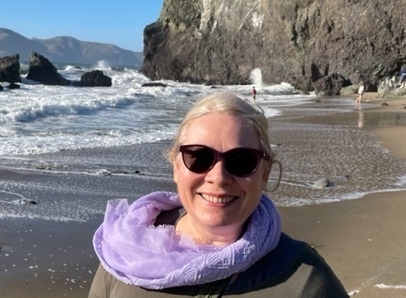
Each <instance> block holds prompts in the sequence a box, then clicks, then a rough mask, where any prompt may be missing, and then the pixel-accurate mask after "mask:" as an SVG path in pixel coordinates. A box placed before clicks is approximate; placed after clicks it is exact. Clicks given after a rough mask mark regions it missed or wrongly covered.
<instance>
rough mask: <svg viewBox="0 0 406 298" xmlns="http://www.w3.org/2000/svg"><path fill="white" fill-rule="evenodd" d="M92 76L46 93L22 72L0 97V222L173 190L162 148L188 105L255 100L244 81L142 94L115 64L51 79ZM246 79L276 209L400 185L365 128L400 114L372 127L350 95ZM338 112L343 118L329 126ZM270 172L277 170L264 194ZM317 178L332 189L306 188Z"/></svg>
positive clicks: (127, 71) (71, 216)
mask: <svg viewBox="0 0 406 298" xmlns="http://www.w3.org/2000/svg"><path fill="white" fill-rule="evenodd" d="M92 69H99V70H102V71H103V72H104V73H105V74H106V75H108V76H110V77H111V78H112V80H113V86H112V87H110V88H103V87H95V88H77V87H66V86H63V87H62V86H44V85H41V84H37V83H35V82H32V81H29V80H26V79H25V78H24V77H23V78H22V84H21V88H20V89H18V90H8V89H4V90H3V91H2V92H0V170H2V173H3V177H2V179H0V218H1V217H15V218H40V219H47V220H63V221H79V222H81V221H86V220H88V219H89V218H91V217H92V216H94V215H100V214H103V212H104V208H105V202H106V200H108V199H112V198H116V197H126V198H129V199H130V200H133V199H135V198H137V197H139V196H140V195H142V194H145V193H147V192H150V191H154V190H157V189H156V187H157V186H161V187H162V188H161V190H173V189H174V185H173V183H172V178H171V167H170V165H169V164H168V162H167V161H166V160H165V159H164V158H163V154H162V148H163V147H165V146H168V144H169V143H170V140H171V139H172V138H173V136H174V134H175V132H176V129H177V127H178V124H179V123H180V121H181V119H182V117H183V116H184V114H185V113H186V111H187V110H188V108H189V107H190V106H191V105H192V104H193V103H194V102H195V101H196V100H197V99H198V98H200V97H202V96H203V95H205V94H209V93H211V92H214V91H226V90H227V91H233V92H236V93H239V94H241V95H242V96H244V97H246V98H247V99H250V98H251V94H250V89H251V85H232V86H206V85H196V84H188V83H179V82H175V81H167V80H162V81H160V83H163V84H166V85H167V86H166V87H142V86H141V85H142V84H143V83H147V82H150V80H149V79H148V78H147V77H145V76H144V75H142V74H141V73H139V72H138V70H137V69H133V68H120V69H115V68H111V67H109V66H108V65H106V64H105V63H103V62H100V63H99V64H98V65H94V66H90V67H89V66H86V67H85V66H82V67H81V68H80V69H78V68H77V67H75V66H72V65H65V66H63V67H61V68H60V69H59V72H60V73H61V74H62V76H64V77H65V78H67V79H72V80H79V79H80V76H81V75H82V74H83V73H84V72H86V71H89V70H92ZM251 80H252V85H255V86H256V88H257V90H258V95H257V104H258V105H259V106H260V108H262V109H263V110H264V113H265V114H266V115H267V117H269V118H270V123H271V145H272V146H273V148H274V149H275V151H276V153H277V156H278V159H279V160H280V161H281V163H282V165H283V175H282V180H281V184H280V187H279V188H278V189H277V190H276V191H275V192H272V193H270V195H271V196H272V198H273V199H274V200H275V202H276V203H277V204H278V205H283V206H299V205H308V204H320V203H328V202H333V201H340V200H346V199H356V198H359V197H361V196H363V195H364V194H366V193H370V192H383V191H387V190H403V189H406V170H405V164H404V163H401V162H399V161H398V160H397V159H396V158H394V157H393V156H391V155H390V153H389V152H388V151H387V150H385V148H383V147H382V146H381V145H380V144H379V143H378V141H377V139H376V138H375V137H374V136H373V135H372V134H370V133H368V131H366V130H364V129H362V128H363V126H364V125H365V126H368V125H370V126H371V125H372V126H375V127H379V126H384V125H388V123H389V124H391V121H394V122H396V123H394V124H397V123H401V124H404V123H405V122H406V120H405V119H398V118H397V119H392V118H385V116H382V117H381V118H379V119H382V120H381V121H382V123H374V119H371V118H369V117H370V116H369V115H368V114H367V113H366V114H365V115H364V113H363V111H362V110H356V109H355V110H354V103H353V101H352V99H350V98H349V99H347V100H346V99H342V98H340V99H334V98H331V99H324V100H322V101H320V100H317V101H316V100H315V96H314V94H309V95H304V94H301V93H300V92H298V91H297V90H295V89H294V88H293V87H292V86H291V85H289V84H287V83H283V82H282V83H280V84H277V85H271V86H266V85H264V84H262V80H261V72H260V70H259V69H256V70H254V71H253V72H252V76H251ZM369 107H372V106H369ZM367 108H368V106H366V107H364V109H367ZM338 114H340V115H341V116H340V117H341V118H339V119H342V118H343V116H342V115H346V116H345V117H347V118H348V121H346V122H345V123H344V124H343V123H342V120H337V121H336V120H335V119H336V118H335V115H338ZM316 116H317V117H316ZM323 117H325V118H324V119H323V121H319V120H317V119H321V118H323ZM7 173H8V174H7ZM27 173H28V174H27ZM278 174H279V171H278V169H277V168H276V167H275V169H274V171H273V172H272V176H271V181H270V183H269V189H270V190H271V189H272V188H273V186H274V184H275V183H276V181H277V180H278ZM27 175H28V176H27ZM27 177H28V178H29V179H28V178H27ZM322 178H325V179H329V180H330V181H332V182H333V184H334V185H333V186H332V187H329V188H323V189H319V188H316V187H314V182H315V181H317V180H318V179H322ZM30 202H34V203H37V204H35V207H33V206H32V205H33V204H30Z"/></svg>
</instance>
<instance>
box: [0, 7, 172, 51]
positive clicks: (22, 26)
mask: <svg viewBox="0 0 406 298" xmlns="http://www.w3.org/2000/svg"><path fill="white" fill-rule="evenodd" d="M163 1H164V0H113V1H105V0H71V1H58V0H41V1H37V2H31V1H18V4H16V2H15V1H3V2H4V3H2V4H1V11H2V14H1V18H0V27H2V28H7V29H10V30H12V31H15V32H17V33H19V34H21V35H23V36H25V37H27V38H34V37H35V38H41V39H47V38H52V37H55V36H72V37H74V38H76V39H79V40H82V41H94V42H102V43H109V44H114V45H116V46H118V47H120V48H123V49H126V50H132V51H137V52H138V51H142V49H143V30H144V28H145V26H146V25H148V24H150V23H153V22H155V21H156V20H157V19H158V17H159V13H160V11H161V9H162V6H163Z"/></svg>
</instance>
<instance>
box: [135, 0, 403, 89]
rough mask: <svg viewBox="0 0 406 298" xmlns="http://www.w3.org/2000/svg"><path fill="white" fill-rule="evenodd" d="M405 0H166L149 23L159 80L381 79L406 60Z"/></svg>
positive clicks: (150, 53)
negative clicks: (257, 73)
mask: <svg viewBox="0 0 406 298" xmlns="http://www.w3.org/2000/svg"><path fill="white" fill-rule="evenodd" d="M405 25H406V1H398V0H380V1H373V0H290V1H286V0H234V1H224V0H195V1H189V0H165V1H164V6H163V8H162V11H161V14H160V17H159V19H158V20H157V21H156V22H155V23H153V24H151V25H148V26H147V27H146V28H145V30H144V62H143V66H142V69H141V71H142V72H143V73H144V74H145V75H147V76H148V77H150V78H152V79H161V78H165V79H171V80H180V81H191V82H195V83H212V84H214V83H215V84H244V83H250V74H251V72H252V71H253V70H254V69H256V68H259V69H261V71H262V77H263V81H264V83H267V84H271V83H280V82H282V81H285V82H289V83H291V84H292V85H294V86H296V87H297V88H299V89H301V90H310V89H312V88H313V87H314V86H313V83H314V82H315V81H317V80H319V79H320V78H322V77H325V76H330V75H332V74H335V75H337V74H339V75H341V76H343V77H344V78H345V79H348V80H349V81H350V82H352V83H354V84H355V83H358V82H359V81H360V79H361V78H362V79H364V80H367V81H369V82H371V83H373V84H375V85H377V84H378V82H379V80H380V79H382V78H383V77H386V76H391V75H395V74H397V72H398V70H399V69H400V67H401V65H402V64H405V63H406V29H405Z"/></svg>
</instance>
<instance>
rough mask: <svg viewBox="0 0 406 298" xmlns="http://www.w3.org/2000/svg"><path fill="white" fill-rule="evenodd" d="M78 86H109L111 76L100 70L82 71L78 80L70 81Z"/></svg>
mask: <svg viewBox="0 0 406 298" xmlns="http://www.w3.org/2000/svg"><path fill="white" fill-rule="evenodd" d="M72 85H73V86H78V87H111V85H112V82H111V78H110V77H108V76H106V75H105V74H103V72H102V71H101V70H93V71H89V72H86V73H84V74H83V75H82V76H81V77H80V81H79V82H77V81H76V82H72Z"/></svg>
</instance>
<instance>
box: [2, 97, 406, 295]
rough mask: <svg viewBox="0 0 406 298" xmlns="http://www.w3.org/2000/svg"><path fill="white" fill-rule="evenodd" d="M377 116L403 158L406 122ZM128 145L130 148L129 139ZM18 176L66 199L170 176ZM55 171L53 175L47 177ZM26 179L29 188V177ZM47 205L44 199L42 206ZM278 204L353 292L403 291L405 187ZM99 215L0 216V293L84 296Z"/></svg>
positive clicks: (386, 144) (285, 221) (290, 229)
mask: <svg viewBox="0 0 406 298" xmlns="http://www.w3.org/2000/svg"><path fill="white" fill-rule="evenodd" d="M346 98H348V97H346ZM323 100H324V99H323ZM327 100H328V99H327ZM366 100H368V101H369V102H370V103H373V104H381V103H383V102H386V103H387V104H388V106H379V107H377V108H371V109H370V108H365V109H363V107H364V105H366V104H367V103H365V101H366ZM405 106H406V98H404V99H392V98H391V99H383V98H379V97H377V94H375V93H367V94H365V96H364V97H363V102H362V104H361V109H362V111H363V112H364V114H365V115H366V114H374V115H376V117H377V118H380V117H381V115H382V113H387V112H389V113H396V115H397V114H399V115H402V117H405V116H406V109H404V107H405ZM355 112H357V110H355ZM356 114H357V113H355V114H354V115H356ZM326 117H330V116H326ZM334 117H336V118H337V119H338V120H337V122H339V121H341V122H342V121H343V120H342V119H347V118H342V117H343V116H342V115H337V116H334ZM344 117H346V116H344ZM354 117H355V116H354ZM310 118H311V117H309V119H310ZM330 118H332V117H330ZM365 118H368V117H365ZM369 118H370V117H369ZM309 119H306V121H320V122H323V121H325V119H326V118H325V117H321V118H320V119H316V120H315V119H312V120H309ZM340 119H341V120H340ZM287 121H290V120H287ZM334 121H335V120H334ZM383 122H384V123H383V124H382V125H378V126H374V125H373V126H372V127H371V126H368V125H366V126H362V127H360V128H362V129H365V130H367V131H371V132H372V133H373V134H374V135H376V137H377V139H378V140H379V143H380V144H381V146H382V147H383V148H386V149H387V150H389V152H390V153H391V154H392V155H393V156H395V157H396V158H397V159H398V160H402V161H405V160H406V152H405V150H404V149H403V148H406V143H405V142H406V138H405V137H404V134H405V131H406V130H405V126H406V125H404V124H401V125H397V124H396V123H395V124H392V123H387V122H385V121H383ZM401 123H405V121H403V122H401ZM342 129H345V128H342ZM128 149H131V150H132V147H129V148H128ZM147 150H148V152H150V153H151V152H155V151H156V152H155V154H153V155H152V157H151V158H153V156H155V155H157V154H158V151H159V150H157V149H156V148H155V146H151V148H149V147H148V149H147ZM76 153H78V154H82V153H80V152H75V154H76ZM93 153H94V154H96V153H97V150H95V151H89V152H87V154H93ZM109 153H111V154H117V152H116V151H115V150H114V148H113V149H112V150H111V152H110V150H109ZM62 154H65V153H62ZM148 162H149V161H148ZM0 174H3V177H2V178H3V179H4V180H6V179H8V177H7V176H5V175H10V173H4V172H3V173H2V172H1V171H0ZM40 176H41V177H40ZM405 176H406V170H405ZM21 177H22V178H19V179H27V178H28V181H27V182H30V181H31V180H41V181H44V182H47V183H50V184H51V186H52V185H53V184H52V183H51V182H53V183H54V184H55V185H58V187H60V184H64V183H67V185H68V189H66V190H64V191H61V192H60V193H59V192H56V190H55V189H57V188H55V189H53V188H50V189H49V190H43V189H42V188H41V192H40V191H38V192H39V194H41V195H43V196H56V197H60V198H62V199H63V200H65V201H69V200H72V199H74V197H75V196H78V195H82V196H83V195H86V198H87V199H88V198H89V196H92V195H95V196H97V197H100V196H101V195H100V192H103V190H104V188H106V189H108V190H110V189H111V188H113V186H114V188H125V187H127V188H133V184H134V183H135V184H137V182H139V184H137V185H139V186H140V187H141V186H142V190H141V189H140V190H137V191H138V192H139V193H145V192H150V191H151V189H152V190H154V189H155V190H156V189H167V187H168V186H169V185H171V181H169V180H168V181H164V182H159V181H156V180H145V179H144V180H142V179H139V180H137V176H133V177H127V178H125V177H119V176H112V177H110V178H108V179H103V177H102V176H96V177H90V178H91V179H88V180H87V179H86V177H83V176H75V177H73V178H72V177H70V180H69V182H65V181H64V180H63V178H61V177H62V175H61V176H58V177H54V176H53V174H52V173H50V174H49V175H47V174H46V173H44V174H41V175H38V174H36V173H32V174H30V175H29V176H21ZM141 177H142V176H141ZM53 178H55V181H50V180H52V179H53ZM73 180H74V181H73ZM127 180H128V181H127ZM10 181H12V179H10ZM23 181H25V180H23ZM141 183H142V184H141ZM87 184H89V186H87ZM47 185H48V184H45V186H47ZM26 187H27V188H28V189H29V187H30V186H29V184H27V186H26ZM79 187H80V190H82V188H83V191H82V192H79V194H78V193H77V192H76V193H75V192H74V191H72V192H70V188H72V189H74V190H75V191H78V190H76V189H75V188H79ZM97 187H99V189H98V190H97V191H95V194H93V193H90V194H89V193H87V191H88V190H89V189H88V188H90V189H91V188H97ZM30 191H32V190H30ZM33 192H35V191H33ZM113 194H114V195H116V193H113ZM104 195H105V196H104V197H102V198H101V199H103V200H104V199H107V198H108V196H109V195H110V193H108V192H107V191H106V194H104ZM134 196H135V197H136V196H137V193H135V192H134ZM45 205H46V204H45V203H44V204H42V205H41V206H44V207H45ZM103 206H104V202H103ZM25 207H26V208H35V206H25ZM25 207H24V208H25ZM58 207H59V206H58ZM65 207H66V206H65ZM278 208H279V210H280V211H281V215H282V225H283V230H284V231H285V232H286V233H287V234H288V235H290V236H292V237H293V238H296V239H298V240H303V241H306V242H308V243H309V244H311V245H313V247H314V248H315V249H317V250H318V251H319V252H320V254H321V255H322V256H323V257H324V258H325V259H326V261H327V262H328V263H329V265H330V266H331V267H332V269H333V270H334V271H335V273H336V274H337V276H338V278H339V279H340V280H341V281H342V283H343V285H344V287H345V289H346V290H347V291H348V292H349V293H350V294H351V296H353V297H368V298H369V297H388V296H389V297H395V298H396V297H404V296H406V282H405V281H404V280H403V277H404V276H405V274H406V269H405V268H406V253H405V252H404V248H405V247H406V237H405V236H406V235H405V234H406V231H404V230H405V229H404V228H403V227H404V226H405V224H406V219H404V213H405V212H406V191H398V192H377V193H372V194H369V195H366V196H364V197H363V198H358V199H354V200H346V201H341V202H336V203H325V204H319V205H306V206H301V207H293V206H290V207H278ZM101 221H102V216H101V215H96V216H93V217H90V219H89V220H88V221H85V222H54V221H48V220H40V219H38V220H37V219H32V218H17V219H12V218H7V219H0V222H1V226H0V227H1V229H0V233H1V234H0V247H1V248H0V257H1V259H2V264H0V278H1V280H2V281H3V282H2V283H1V284H0V293H2V295H4V297H42V298H47V297H49V298H51V297H55V293H58V295H60V296H65V297H87V293H88V289H89V287H90V283H91V281H92V278H93V275H94V273H95V270H96V268H97V266H98V260H97V258H96V257H95V254H94V251H93V248H92V243H91V239H92V236H93V234H94V232H95V230H96V228H97V227H98V226H99V225H100V223H101ZM16 268H17V269H16ZM2 297H3V296H2Z"/></svg>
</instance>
